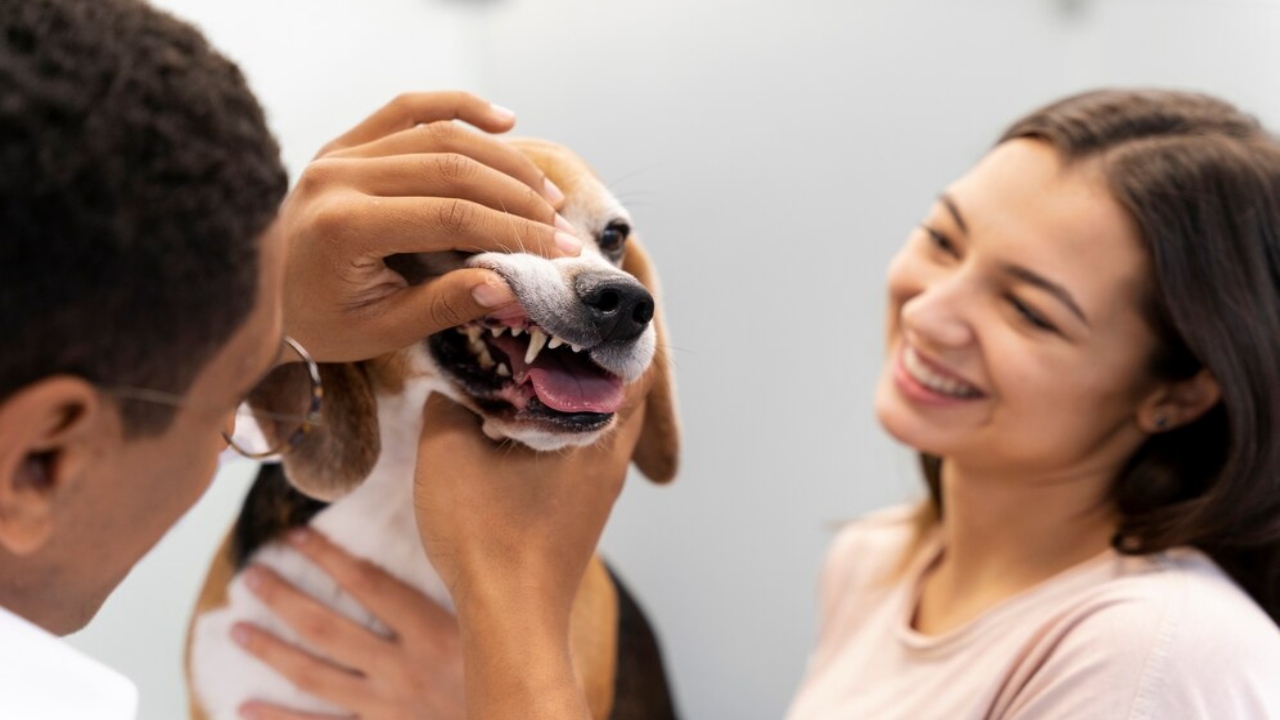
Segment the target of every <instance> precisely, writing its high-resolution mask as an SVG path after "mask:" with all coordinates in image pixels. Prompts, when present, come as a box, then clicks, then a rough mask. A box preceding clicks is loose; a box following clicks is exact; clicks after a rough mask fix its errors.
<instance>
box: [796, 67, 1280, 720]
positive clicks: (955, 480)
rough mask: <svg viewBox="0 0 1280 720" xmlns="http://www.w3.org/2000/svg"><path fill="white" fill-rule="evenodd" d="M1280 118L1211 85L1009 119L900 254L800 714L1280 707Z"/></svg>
mask: <svg viewBox="0 0 1280 720" xmlns="http://www.w3.org/2000/svg"><path fill="white" fill-rule="evenodd" d="M1277 278H1280V146H1278V145H1277V143H1276V141H1275V140H1274V139H1273V138H1272V137H1271V136H1270V135H1268V134H1267V133H1266V132H1265V131H1263V130H1262V129H1261V128H1260V127H1259V125H1258V124H1257V123H1256V122H1255V121H1254V120H1253V119H1252V118H1250V117H1248V116H1245V115H1243V114H1241V113H1239V112H1238V111H1237V110H1235V109H1234V108H1232V107H1231V106H1229V105H1227V104H1225V103H1223V102H1220V101H1218V100H1215V99H1213V98H1209V97H1206V96H1202V95H1195V94H1188V93H1175V92H1120V91H1104V92H1094V93H1087V94H1084V95H1079V96H1075V97H1071V98H1068V99H1066V100H1063V101H1061V102H1059V103H1056V104H1054V105H1050V106H1048V107H1046V108H1044V109H1042V110H1040V111H1037V112H1035V113H1033V114H1032V115H1030V116H1028V117H1027V118H1025V119H1023V120H1021V121H1019V122H1018V123H1016V124H1015V125H1014V126H1013V127H1012V128H1011V129H1010V130H1008V131H1007V132H1006V133H1005V135H1004V136H1003V137H1002V139H1001V142H1000V143H999V144H998V145H997V146H996V147H995V148H994V149H993V150H992V151H991V152H990V153H989V154H988V155H987V156H986V157H985V158H984V159H983V160H982V161H981V162H979V163H978V165H977V166H976V167H974V168H973V169H972V170H971V171H970V172H969V173H968V174H966V175H965V176H964V177H962V178H960V179H959V180H958V181H956V182H955V183H954V184H952V185H951V186H950V187H949V188H947V190H946V192H945V193H943V195H942V196H941V198H940V200H939V202H938V203H937V204H936V205H935V207H934V208H933V210H932V212H931V213H930V214H929V216H928V217H927V218H926V220H925V221H924V222H923V224H922V225H921V227H920V228H919V229H918V230H916V231H915V232H914V233H912V235H911V236H910V237H909V238H908V240H907V242H906V244H905V245H904V246H903V247H902V249H901V250H900V252H899V253H898V255H897V256H896V257H895V258H894V260H893V262H892V264H891V265H890V268H889V272H888V290H889V320H888V327H887V332H888V356H887V360H886V362H885V367H884V371H883V374H882V376H881V379H880V382H879V385H878V387H877V393H876V412H877V416H878V418H879V420H880V422H881V424H882V425H883V426H884V428H885V429H886V430H887V431H888V432H889V433H890V434H892V435H893V436H894V437H895V438H897V439H898V440H899V441H901V442H903V443H905V444H907V445H909V446H910V447H912V448H914V449H916V450H917V451H919V452H920V453H921V456H922V460H923V465H924V469H925V475H926V480H927V482H928V487H929V491H930V494H929V499H928V501H927V502H926V503H925V504H924V505H923V506H922V507H919V508H902V509H897V510H891V511H887V512H884V513H881V514H878V515H876V516H873V517H871V518H867V519H865V520H863V521H861V522H857V523H854V524H852V525H851V526H850V527H849V528H847V529H846V530H845V531H844V532H843V533H842V535H841V536H840V538H839V539H837V541H836V543H835V545H834V547H833V549H832V550H831V552H830V554H829V556H828V560H827V567H826V571H825V573H824V580H823V608H822V611H823V627H822V632H821V636H820V642H819V645H818V648H817V650H816V652H815V654H814V656H813V660H812V662H811V665H810V669H809V674H808V677H807V678H806V681H805V683H804V685H803V686H802V688H801V691H800V694H799V695H798V697H797V698H796V700H795V702H794V704H793V706H792V711H791V717H792V718H796V719H798V718H816V717H938V716H941V715H943V714H945V715H946V716H947V717H962V718H969V717H973V718H991V717H1000V718H1005V717H1020V718H1021V717H1028V718H1041V717H1091V718H1097V717H1123V718H1168V717H1179V718H1185V717H1196V718H1199V717H1205V718H1210V717H1211V718H1258V717H1277V716H1280V691H1277V689H1276V687H1275V684H1274V682H1273V678H1274V677H1276V674H1277V673H1280V631H1278V630H1277V626H1276V622H1277V621H1278V620H1280V575H1278V573H1280V492H1278V491H1280V487H1277V484H1278V483H1280V447H1278V444H1277V442H1276V440H1277V437H1276V435H1277V432H1278V430H1280V424H1278V421H1280V418H1278V417H1277V416H1276V413H1277V411H1280V286H1278V285H1277Z"/></svg>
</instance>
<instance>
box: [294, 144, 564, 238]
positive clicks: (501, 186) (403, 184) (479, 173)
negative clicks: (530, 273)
mask: <svg viewBox="0 0 1280 720" xmlns="http://www.w3.org/2000/svg"><path fill="white" fill-rule="evenodd" d="M338 178H340V179H341V182H342V183H344V184H345V185H347V186H349V187H350V188H352V189H354V190H357V191H359V192H361V193H363V194H365V195H374V196H379V197H426V198H459V199H462V200H468V201H471V202H474V203H479V204H480V205H484V206H485V207H487V208H490V209H492V210H497V211H499V212H504V213H510V214H512V215H518V216H520V217H523V218H527V219H529V220H534V221H537V222H540V223H544V224H546V225H554V224H555V222H556V210H555V208H554V207H552V205H551V203H550V202H548V201H547V199H546V198H545V197H544V196H543V195H541V194H540V193H537V192H534V191H533V190H532V189H531V188H529V187H527V186H526V185H524V184H523V183H521V182H520V181H519V180H516V179H515V178H513V177H511V176H510V175H508V174H505V173H503V172H500V171H499V170H495V169H494V168H492V167H490V166H488V165H486V164H484V163H482V162H479V161H477V160H475V159H472V158H471V157H468V156H467V155H463V154H460V153H452V152H440V153H419V154H414V155H394V156H391V157H377V158H368V159H351V158H324V159H322V160H316V161H315V162H313V163H311V164H310V165H308V166H307V169H306V171H305V172H304V173H303V175H302V177H301V178H300V179H299V181H298V187H299V188H300V189H301V192H312V190H310V187H311V186H327V185H329V184H331V183H332V182H334V181H335V179H338Z"/></svg>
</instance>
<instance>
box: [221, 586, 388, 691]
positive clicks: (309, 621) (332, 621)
mask: <svg viewBox="0 0 1280 720" xmlns="http://www.w3.org/2000/svg"><path fill="white" fill-rule="evenodd" d="M244 579H245V584H246V585H248V586H249V589H250V590H251V591H252V592H253V594H254V595H257V596H258V598H259V599H261V600H262V602H263V603H264V604H266V606H267V607H268V608H270V609H271V611H272V612H273V613H275V614H276V616H277V617H279V618H280V619H281V620H282V621H284V623H285V624H287V625H288V626H289V627H291V628H293V630H294V632H296V633H298V637H300V638H301V639H302V641H303V642H305V643H307V644H308V645H310V646H311V647H314V648H315V649H316V650H317V651H319V652H321V653H324V654H325V655H326V656H328V657H331V658H333V659H334V661H335V662H340V663H342V664H343V665H345V666H347V667H351V668H354V669H356V670H359V671H368V670H369V669H370V668H371V667H372V666H373V665H375V664H376V662H377V659H378V658H379V657H380V655H381V653H383V652H384V651H385V647H384V645H385V640H383V639H382V638H379V637H377V636H376V635H374V634H373V631H372V630H369V629H368V628H365V627H362V626H360V625H358V624H356V623H355V622H353V621H351V620H350V619H349V618H347V617H345V616H343V615H341V614H339V613H338V612H337V611H336V610H334V609H332V608H330V607H328V606H326V605H324V604H323V603H321V602H319V601H317V600H316V599H315V598H313V597H311V596H310V595H307V594H306V593H303V592H301V591H300V590H298V589H297V588H295V587H294V586H293V585H290V584H289V583H288V582H286V581H285V580H284V579H283V578H281V577H280V576H279V575H276V574H275V573H274V572H272V571H271V570H269V569H267V568H265V567H262V566H254V567H250V568H249V569H248V570H246V571H245V576H244ZM238 639H239V638H237V640H238ZM281 644H282V643H279V641H277V643H276V645H277V646H278V645H281ZM274 649H276V650H280V648H279V647H274ZM294 649H296V648H294ZM299 652H301V651H299ZM255 654H256V653H255ZM304 654H305V653H304ZM264 659H265V658H264ZM303 689H304V690H305V689H307V688H303ZM325 697H329V696H328V695H325Z"/></svg>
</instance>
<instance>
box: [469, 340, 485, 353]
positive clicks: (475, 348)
mask: <svg viewBox="0 0 1280 720" xmlns="http://www.w3.org/2000/svg"><path fill="white" fill-rule="evenodd" d="M467 348H468V349H470V350H471V354H472V355H479V354H480V353H487V352H489V349H488V348H486V347H485V346H484V341H483V340H481V339H479V338H475V339H473V340H471V341H470V342H468V343H467Z"/></svg>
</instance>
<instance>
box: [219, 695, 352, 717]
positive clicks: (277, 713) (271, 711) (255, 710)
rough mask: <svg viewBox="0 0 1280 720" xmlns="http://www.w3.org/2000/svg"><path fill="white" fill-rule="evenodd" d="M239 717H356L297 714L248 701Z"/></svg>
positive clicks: (281, 708) (260, 702) (255, 701)
mask: <svg viewBox="0 0 1280 720" xmlns="http://www.w3.org/2000/svg"><path fill="white" fill-rule="evenodd" d="M240 717H242V718H244V720H355V718H356V717H358V716H356V715H324V714H321V713H310V712H299V711H297V710H290V709H289V708H283V707H280V706H279V705H272V704H271V703H265V702H262V701H261V700H250V701H249V702H247V703H245V704H243V705H241V706H240Z"/></svg>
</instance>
